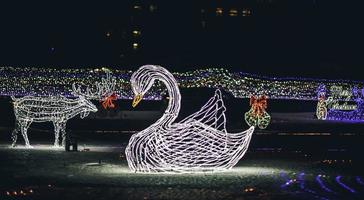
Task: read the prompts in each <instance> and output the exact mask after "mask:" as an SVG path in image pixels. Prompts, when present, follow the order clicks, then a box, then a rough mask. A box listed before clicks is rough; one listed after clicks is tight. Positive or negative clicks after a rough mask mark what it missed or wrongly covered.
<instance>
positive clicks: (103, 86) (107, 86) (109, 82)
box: [72, 72, 116, 100]
mask: <svg viewBox="0 0 364 200" xmlns="http://www.w3.org/2000/svg"><path fill="white" fill-rule="evenodd" d="M115 85H116V80H115V78H113V77H111V75H110V72H107V74H106V78H102V79H101V82H96V90H95V91H92V90H91V89H90V88H89V87H87V88H86V91H85V92H82V91H81V86H78V87H76V85H75V83H73V84H72V94H73V95H75V96H83V97H85V98H87V99H98V100H101V99H103V98H104V97H108V96H110V95H112V94H113V93H114V91H115Z"/></svg>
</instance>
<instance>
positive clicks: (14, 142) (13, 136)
mask: <svg viewBox="0 0 364 200" xmlns="http://www.w3.org/2000/svg"><path fill="white" fill-rule="evenodd" d="M18 133H19V122H18V120H17V121H16V124H15V128H14V130H13V132H12V133H11V139H12V141H13V143H12V144H11V147H15V144H16V141H17V140H18Z"/></svg>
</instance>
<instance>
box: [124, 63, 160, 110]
mask: <svg viewBox="0 0 364 200" xmlns="http://www.w3.org/2000/svg"><path fill="white" fill-rule="evenodd" d="M160 68H161V67H159V66H154V65H144V66H142V67H140V68H139V69H138V70H137V71H136V72H134V73H133V75H132V76H131V79H130V82H131V89H132V90H133V92H134V99H133V103H132V106H133V107H135V106H137V105H138V103H139V102H140V101H141V100H142V99H143V96H144V94H145V93H146V92H148V90H149V89H150V88H151V87H152V85H153V84H154V80H155V78H156V75H157V73H158V72H159V71H160Z"/></svg>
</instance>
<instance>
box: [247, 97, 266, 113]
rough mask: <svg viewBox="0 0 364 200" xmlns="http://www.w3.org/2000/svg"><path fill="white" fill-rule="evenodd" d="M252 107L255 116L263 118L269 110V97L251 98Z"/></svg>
mask: <svg viewBox="0 0 364 200" xmlns="http://www.w3.org/2000/svg"><path fill="white" fill-rule="evenodd" d="M250 106H251V109H252V110H253V114H254V115H255V116H262V115H263V113H264V112H265V109H266V108H267V97H266V96H265V95H263V96H260V97H258V98H257V97H255V96H251V97H250Z"/></svg>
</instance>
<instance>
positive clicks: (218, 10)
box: [216, 8, 224, 16]
mask: <svg viewBox="0 0 364 200" xmlns="http://www.w3.org/2000/svg"><path fill="white" fill-rule="evenodd" d="M223 12H224V10H223V9H222V8H216V16H222V14H223Z"/></svg>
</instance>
